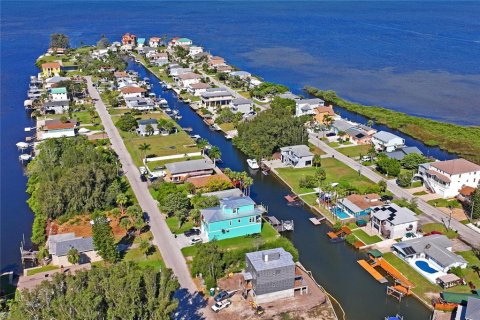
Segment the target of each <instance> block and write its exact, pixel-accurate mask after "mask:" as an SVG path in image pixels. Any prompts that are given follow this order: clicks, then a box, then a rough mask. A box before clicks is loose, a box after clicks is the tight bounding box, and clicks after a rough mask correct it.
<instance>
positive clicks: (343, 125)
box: [331, 118, 355, 134]
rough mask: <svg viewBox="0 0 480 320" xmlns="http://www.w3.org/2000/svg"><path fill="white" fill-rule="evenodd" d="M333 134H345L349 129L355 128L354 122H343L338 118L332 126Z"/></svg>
mask: <svg viewBox="0 0 480 320" xmlns="http://www.w3.org/2000/svg"><path fill="white" fill-rule="evenodd" d="M331 127H332V130H333V132H335V134H339V133H344V132H346V131H347V130H348V129H350V128H353V127H355V124H354V123H353V122H350V121H347V120H343V119H342V118H336V119H335V121H334V122H333V123H332V125H331Z"/></svg>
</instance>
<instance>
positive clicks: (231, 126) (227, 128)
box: [218, 122, 235, 132]
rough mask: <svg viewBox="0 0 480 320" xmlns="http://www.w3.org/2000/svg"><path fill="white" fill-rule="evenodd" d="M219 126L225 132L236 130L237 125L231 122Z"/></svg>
mask: <svg viewBox="0 0 480 320" xmlns="http://www.w3.org/2000/svg"><path fill="white" fill-rule="evenodd" d="M218 126H219V127H220V128H222V130H223V131H225V132H227V131H232V130H235V125H234V124H233V123H231V122H225V123H222V124H219V125H218Z"/></svg>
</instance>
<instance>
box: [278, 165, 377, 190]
mask: <svg viewBox="0 0 480 320" xmlns="http://www.w3.org/2000/svg"><path fill="white" fill-rule="evenodd" d="M322 168H323V169H325V172H326V173H327V179H326V180H325V183H333V182H338V183H348V184H350V185H352V186H354V187H356V188H358V189H359V191H360V193H363V192H362V191H364V190H365V189H367V188H368V187H370V186H373V185H374V183H373V182H372V181H370V180H368V179H367V178H366V177H364V176H362V175H358V172H356V171H354V170H353V169H351V168H350V167H348V166H347V165H345V164H343V163H342V162H340V161H339V160H337V159H335V158H326V159H322ZM315 170H316V168H314V167H308V168H299V169H294V168H279V169H277V171H278V173H279V175H280V176H281V177H282V178H283V179H284V180H285V181H286V182H287V183H288V184H289V185H290V186H291V187H292V189H293V191H294V192H295V193H297V194H299V193H306V192H312V191H313V189H310V188H301V187H300V186H299V181H300V179H301V178H303V177H304V176H307V175H313V174H314V173H315Z"/></svg>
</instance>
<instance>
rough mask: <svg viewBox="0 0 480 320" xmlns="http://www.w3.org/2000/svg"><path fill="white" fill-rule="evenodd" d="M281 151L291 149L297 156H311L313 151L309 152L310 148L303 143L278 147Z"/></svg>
mask: <svg viewBox="0 0 480 320" xmlns="http://www.w3.org/2000/svg"><path fill="white" fill-rule="evenodd" d="M280 151H281V152H288V151H291V152H292V153H294V154H295V155H296V156H297V157H300V158H301V157H310V156H313V153H312V152H310V148H309V147H307V146H306V145H304V144H299V145H296V146H288V147H282V148H280Z"/></svg>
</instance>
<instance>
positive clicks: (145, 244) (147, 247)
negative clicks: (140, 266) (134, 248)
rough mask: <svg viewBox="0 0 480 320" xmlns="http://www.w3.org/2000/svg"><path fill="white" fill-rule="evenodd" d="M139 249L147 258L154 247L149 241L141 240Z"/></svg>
mask: <svg viewBox="0 0 480 320" xmlns="http://www.w3.org/2000/svg"><path fill="white" fill-rule="evenodd" d="M138 249H139V250H140V252H141V253H143V255H144V256H145V258H146V257H147V256H148V254H149V253H150V251H151V249H152V245H151V244H150V241H148V240H147V239H141V240H140V243H139V244H138Z"/></svg>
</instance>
